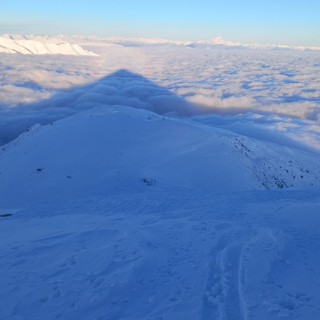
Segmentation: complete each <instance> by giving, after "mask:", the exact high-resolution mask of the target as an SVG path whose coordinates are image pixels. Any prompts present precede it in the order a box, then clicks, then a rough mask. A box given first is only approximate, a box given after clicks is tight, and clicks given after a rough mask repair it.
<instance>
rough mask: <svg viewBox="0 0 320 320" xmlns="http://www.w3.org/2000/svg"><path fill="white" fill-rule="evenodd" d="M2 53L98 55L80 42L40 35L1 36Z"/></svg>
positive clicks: (0, 48)
mask: <svg viewBox="0 0 320 320" xmlns="http://www.w3.org/2000/svg"><path fill="white" fill-rule="evenodd" d="M0 53H11V54H17V53H18V54H30V55H43V54H61V55H72V56H97V54H95V53H94V52H92V51H88V50H85V49H83V48H82V47H81V46H79V45H78V44H71V43H69V42H67V41H64V40H61V39H58V38H52V37H50V38H49V37H39V36H37V37H36V36H28V37H26V36H18V35H17V36H11V35H2V36H0Z"/></svg>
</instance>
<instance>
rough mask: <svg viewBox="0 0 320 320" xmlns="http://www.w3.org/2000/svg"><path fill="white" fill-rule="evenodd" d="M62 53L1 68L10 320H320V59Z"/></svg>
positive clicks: (150, 50) (1, 179)
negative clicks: (319, 81)
mask: <svg viewBox="0 0 320 320" xmlns="http://www.w3.org/2000/svg"><path fill="white" fill-rule="evenodd" d="M61 38H62V39H64V40H66V39H65V38H64V37H61ZM66 38H67V37H66ZM80 38H81V39H83V42H81V41H79V39H80ZM34 39H36V37H34ZM84 39H85V40H84ZM68 41H70V43H73V41H74V42H77V43H80V45H81V46H83V47H84V48H85V49H84V50H89V51H92V52H96V53H98V54H99V56H96V57H85V56H76V57H70V58H68V57H67V56H63V57H61V56H58V55H55V56H46V57H45V58H44V57H42V56H41V55H40V56H38V55H37V56H33V55H8V54H5V53H2V54H0V57H1V60H0V70H1V74H0V145H1V148H0V283H1V290H0V319H1V320H2V319H3V320H11V319H12V320H29V319H32V320H36V319H39V320H42V319H48V320H51V319H52V320H53V319H66V320H73V319H77V320H79V319H86V320H87V319H88V320H90V319H92V320H98V319H99V320H129V319H130V320H133V319H137V320H138V319H139V320H141V319H145V320H160V319H161V320H180V319H181V320H182V319H183V320H189V319H190V320H216V319H219V320H256V319H259V320H274V319H283V318H284V319H292V320H309V319H310V320H314V319H318V318H320V274H319V270H320V257H319V254H318V253H319V250H320V237H319V229H320V217H319V214H320V132H319V119H320V118H319V115H320V113H319V103H320V90H319V88H318V82H317V79H318V76H319V71H320V57H319V56H318V54H317V53H316V52H311V51H297V50H289V51H273V50H270V49H266V48H264V49H261V48H260V49H259V50H258V51H257V50H256V49H254V50H253V49H251V48H241V49H239V48H235V47H233V46H224V47H221V46H219V47H217V46H214V47H210V48H207V47H204V46H187V45H181V44H179V45H177V44H173V43H161V44H159V43H156V44H155V43H154V42H156V41H155V40H154V41H151V42H152V43H149V44H147V43H145V44H144V45H143V46H141V45H140V44H141V41H140V42H139V41H137V40H131V43H129V42H127V41H126V39H124V40H123V42H122V43H121V41H114V42H113V43H112V44H110V42H106V41H105V39H99V38H94V37H87V38H86V37H74V38H69V40H68ZM219 41H222V40H219ZM134 42H135V43H137V45H136V46H134V45H132V43H134ZM216 42H218V39H217V40H216Z"/></svg>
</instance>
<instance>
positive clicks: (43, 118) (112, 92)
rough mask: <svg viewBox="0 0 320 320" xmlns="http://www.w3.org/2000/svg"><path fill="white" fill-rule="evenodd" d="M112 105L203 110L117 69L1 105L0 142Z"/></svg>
mask: <svg viewBox="0 0 320 320" xmlns="http://www.w3.org/2000/svg"><path fill="white" fill-rule="evenodd" d="M114 105H122V106H129V107H134V108H139V109H146V110H150V111H153V112H155V113H158V114H161V115H163V114H171V115H179V116H190V115H195V114H199V113H203V111H204V109H202V110H201V107H197V106H195V105H192V104H191V103H189V102H187V101H186V100H185V99H184V98H183V97H180V96H178V95H176V94H174V93H172V92H171V91H170V90H168V89H167V88H164V87H161V86H159V85H158V84H156V83H154V82H152V81H150V80H148V79H146V78H145V77H143V76H141V75H139V74H136V73H133V72H130V71H128V70H119V71H116V72H114V73H112V74H110V75H108V76H105V77H103V78H101V79H99V80H98V81H95V82H93V83H90V84H88V85H84V86H77V87H73V88H71V89H67V90H63V91H60V92H58V93H56V94H55V95H53V96H52V97H51V98H50V99H47V100H43V101H40V102H37V103H32V104H29V105H23V106H20V107H15V108H11V109H10V110H8V108H5V107H3V108H2V109H3V111H2V113H3V117H2V121H1V122H3V124H2V125H1V127H0V145H3V144H5V143H8V142H9V141H11V140H13V139H15V138H16V137H17V136H19V135H20V134H21V133H22V132H24V131H26V130H28V128H30V127H32V126H33V125H35V124H42V125H45V124H48V123H51V122H54V121H56V120H59V119H62V118H65V117H67V116H69V115H72V114H75V113H77V112H79V111H82V110H88V109H90V108H93V107H99V106H114Z"/></svg>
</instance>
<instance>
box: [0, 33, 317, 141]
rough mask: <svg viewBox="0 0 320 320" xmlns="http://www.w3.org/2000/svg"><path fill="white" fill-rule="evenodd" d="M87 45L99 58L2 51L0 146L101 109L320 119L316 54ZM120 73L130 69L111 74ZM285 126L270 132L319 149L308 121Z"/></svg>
mask: <svg viewBox="0 0 320 320" xmlns="http://www.w3.org/2000/svg"><path fill="white" fill-rule="evenodd" d="M76 40H79V38H75V40H74V41H76ZM83 41H84V40H83ZM99 41H100V40H99ZM84 42H85V43H86V45H87V46H88V49H90V50H91V49H92V50H94V51H96V52H98V53H99V54H100V57H95V58H92V57H68V56H63V57H62V56H46V57H43V56H20V55H7V54H1V62H0V71H1V73H0V137H1V138H0V139H1V141H2V143H4V142H5V141H8V140H9V139H12V138H13V137H15V136H16V135H17V134H19V133H20V132H21V131H23V130H25V129H26V128H27V127H28V126H31V125H33V124H35V123H37V122H39V123H48V122H51V121H53V120H55V119H59V118H63V117H65V116H68V115H70V114H73V113H75V112H78V111H79V110H84V109H88V108H91V107H94V106H97V105H128V106H132V107H136V108H146V109H149V110H152V111H154V112H157V113H160V114H163V113H170V114H176V115H184V116H185V115H194V114H196V113H200V114H201V113H211V112H212V113H223V114H226V113H230V114H243V113H246V112H254V113H260V114H265V115H267V114H278V115H282V116H283V115H284V116H290V117H292V116H294V117H298V118H301V119H305V120H312V121H318V122H319V121H320V110H319V109H320V108H319V104H320V91H319V87H318V74H319V72H320V64H319V58H318V54H317V53H315V52H297V51H286V52H282V51H280V52H279V51H271V50H259V51H255V50H243V49H241V50H236V49H232V50H229V49H228V48H215V49H206V48H203V47H201V46H200V47H197V48H190V47H187V46H172V45H171V44H163V45H162V46H161V47H159V46H154V45H151V46H150V45H144V46H136V47H125V46H120V45H118V46H110V42H106V43H105V44H106V45H104V42H103V41H102V42H101V41H100V42H99V46H96V45H97V43H96V42H97V41H96V40H94V41H93V42H92V41H91V42H90V39H86V40H85V41H84ZM120 69H125V70H128V71H129V72H127V73H126V72H123V73H116V74H113V73H114V72H116V71H118V70H120ZM250 121H253V120H252V119H251V120H250ZM312 121H311V123H314V122H312ZM256 122H257V123H258V124H259V125H262V124H261V121H260V122H259V121H257V120H256ZM284 123H286V125H284V124H281V121H279V122H278V124H277V126H275V125H273V126H269V127H270V128H271V127H272V130H275V131H277V132H280V131H282V132H284V131H285V132H290V135H291V137H292V136H293V131H295V132H296V133H297V134H296V138H297V137H298V133H299V135H300V137H301V138H299V139H300V142H302V140H304V141H307V143H308V144H310V143H311V144H313V145H315V146H316V145H317V141H318V138H317V137H318V135H319V132H317V131H315V130H313V129H312V125H311V124H310V123H309V122H308V123H302V122H301V123H300V124H299V127H298V128H297V127H295V128H294V127H290V126H289V125H288V123H287V121H286V120H285V122H284ZM257 128H259V126H258V127H257ZM257 128H255V130H258V129H257ZM261 128H265V123H264V126H262V127H261ZM262 130H264V129H262ZM309 131H310V136H309V137H308V132H309ZM0 143H1V142H0Z"/></svg>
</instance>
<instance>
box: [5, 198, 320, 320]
mask: <svg viewBox="0 0 320 320" xmlns="http://www.w3.org/2000/svg"><path fill="white" fill-rule="evenodd" d="M289 198H290V197H289ZM240 199H242V201H240ZM270 199H271V200H270V201H273V200H272V199H273V198H272V197H270ZM166 200H168V195H163V198H161V195H159V194H155V195H152V194H148V195H144V196H142V197H141V198H140V197H139V196H137V195H136V196H131V197H130V196H128V197H127V198H126V200H125V201H122V202H121V201H119V199H118V197H114V199H112V198H109V199H101V198H100V199H99V198H96V199H92V198H91V199H83V200H79V201H78V202H70V203H65V204H63V205H61V206H60V208H58V207H56V208H52V210H53V211H55V212H57V214H56V216H50V217H46V215H45V214H44V215H42V213H43V208H44V207H43V206H42V205H40V204H39V206H38V207H36V206H34V207H32V208H29V209H28V208H25V209H24V210H23V211H21V210H20V211H16V212H15V214H14V215H13V217H10V219H9V218H7V219H6V220H1V221H0V223H1V224H0V240H1V246H0V270H1V271H0V278H1V284H2V290H1V292H0V318H1V319H3V320H9V319H10V320H11V319H14V320H16V319H20V320H29V319H48V320H51V319H94V320H98V319H99V320H102V319H103V320H119V319H121V320H122V319H124V320H129V319H130V320H133V319H146V320H160V319H161V320H180V319H181V320H211V319H214V320H216V319H217V320H235V319H237V320H248V319H249V320H250V319H252V320H254V319H263V320H273V319H278V318H289V319H294V320H305V319H316V318H317V315H320V311H319V302H318V300H317V297H316V291H315V290H316V286H313V287H312V285H311V284H307V285H305V286H303V287H301V290H299V291H298V288H299V286H301V284H299V282H297V283H293V285H290V283H291V282H292V281H291V282H290V281H288V283H287V284H286V283H285V282H286V278H287V277H289V278H288V279H290V277H291V275H290V274H291V273H292V269H291V266H292V265H293V266H295V267H296V268H298V269H297V270H300V271H301V274H307V273H311V272H313V277H315V278H316V270H317V266H319V261H318V260H317V259H316V258H313V254H315V253H316V252H317V249H318V247H317V243H318V240H317V236H316V234H315V235H314V236H313V237H308V239H307V238H301V237H302V233H301V231H299V229H297V227H296V228H293V227H292V226H290V225H289V224H287V223H286V222H285V221H284V220H277V215H279V214H280V213H279V210H283V208H285V207H286V206H287V205H288V203H287V204H286V202H285V201H284V202H283V203H281V204H277V205H276V207H278V208H279V210H278V211H276V210H270V209H268V208H269V207H270V208H274V206H273V204H272V203H270V201H268V200H267V199H264V200H262V199H260V201H259V203H260V206H261V207H263V208H264V210H267V211H269V212H270V214H271V212H275V214H274V215H271V216H268V215H267V216H266V215H262V216H261V217H260V216H259V215H256V212H255V210H254V208H256V207H255V206H254V207H253V208H250V205H251V204H250V203H248V204H247V205H243V197H242V196H241V195H236V194H233V195H229V196H223V195H220V196H218V195H215V196H212V197H207V196H206V195H204V196H200V195H197V196H195V195H192V196H188V194H183V195H180V197H178V198H177V199H176V200H172V201H171V202H169V203H168V201H166ZM133 204H135V207H134V210H133V209H132V206H133ZM240 204H241V205H240ZM195 208H197V209H195ZM227 208H233V211H231V210H228V211H227V212H228V214H227V215H226V214H225V212H226V211H225V210H226V209H227ZM31 210H33V212H32V214H31V215H30V217H28V215H27V212H29V211H31ZM278 228H281V230H278ZM22 230H24V232H23V233H22V232H21V231H22ZM17 234H21V237H17V236H16V235H17ZM315 257H316V255H315ZM293 259H294V260H293ZM287 260H289V261H291V262H287ZM311 269H314V271H311ZM293 270H295V269H293ZM292 276H294V275H292ZM308 286H311V287H312V288H308ZM312 292H313V293H312ZM10 297H11V298H10ZM12 297H15V298H14V299H12ZM317 306H318V307H317ZM317 308H318V309H317ZM35 312H36V314H37V317H38V318H34V317H33V316H34V313H35Z"/></svg>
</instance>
